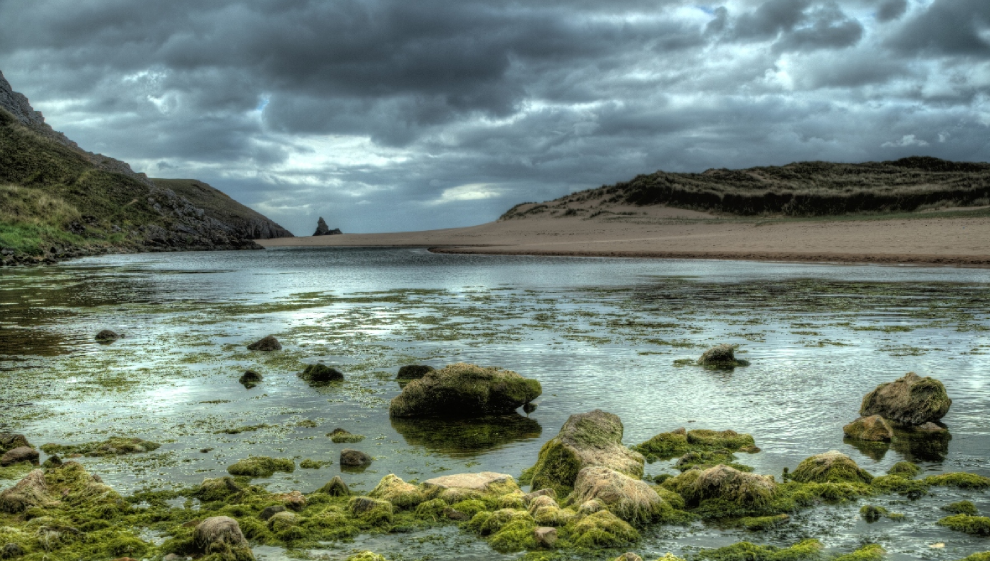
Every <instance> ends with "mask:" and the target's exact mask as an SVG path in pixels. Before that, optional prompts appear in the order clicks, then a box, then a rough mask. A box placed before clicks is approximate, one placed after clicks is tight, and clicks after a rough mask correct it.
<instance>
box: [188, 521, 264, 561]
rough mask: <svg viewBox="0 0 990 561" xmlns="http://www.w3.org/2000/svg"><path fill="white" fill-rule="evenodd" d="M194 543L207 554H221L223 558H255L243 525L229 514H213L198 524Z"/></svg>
mask: <svg viewBox="0 0 990 561" xmlns="http://www.w3.org/2000/svg"><path fill="white" fill-rule="evenodd" d="M193 543H194V544H195V545H196V548H197V549H198V550H199V551H200V552H202V553H206V554H213V553H216V554H219V555H220V556H221V558H223V557H227V558H234V559H238V560H241V559H254V555H253V554H251V549H250V547H248V542H247V540H246V539H244V534H243V533H242V532H241V527H240V526H239V525H238V524H237V521H236V520H234V519H233V518H230V517H229V516H212V517H210V518H207V519H206V520H203V521H202V522H200V523H199V524H198V525H196V530H195V531H194V532H193Z"/></svg>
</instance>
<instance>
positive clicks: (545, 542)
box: [533, 526, 557, 547]
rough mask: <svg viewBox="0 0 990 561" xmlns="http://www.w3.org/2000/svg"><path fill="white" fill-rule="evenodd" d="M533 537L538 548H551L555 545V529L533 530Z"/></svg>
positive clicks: (545, 527)
mask: <svg viewBox="0 0 990 561" xmlns="http://www.w3.org/2000/svg"><path fill="white" fill-rule="evenodd" d="M533 537H534V538H536V545H537V546H538V547H553V545H554V544H555V543H557V529H556V528H550V527H547V526H544V527H541V528H536V529H535V530H533Z"/></svg>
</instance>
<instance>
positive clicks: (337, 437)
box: [327, 427, 364, 444]
mask: <svg viewBox="0 0 990 561" xmlns="http://www.w3.org/2000/svg"><path fill="white" fill-rule="evenodd" d="M327 436H329V437H330V441H331V442H333V443H334V444H353V443H355V442H361V441H362V440H364V435H363V434H352V433H350V432H348V431H346V430H344V429H342V428H340V427H337V428H335V429H333V430H332V431H330V432H329V433H327Z"/></svg>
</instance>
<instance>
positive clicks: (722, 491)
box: [681, 466, 777, 506]
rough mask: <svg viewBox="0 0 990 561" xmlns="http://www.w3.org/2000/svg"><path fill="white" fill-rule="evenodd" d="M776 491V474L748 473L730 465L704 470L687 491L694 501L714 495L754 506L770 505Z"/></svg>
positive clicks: (713, 496) (715, 497)
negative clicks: (773, 476) (771, 475)
mask: <svg viewBox="0 0 990 561" xmlns="http://www.w3.org/2000/svg"><path fill="white" fill-rule="evenodd" d="M681 477H684V476H681ZM776 494H777V484H776V483H775V482H774V480H773V478H772V477H769V476H765V475H757V474H754V473H745V472H742V471H739V470H737V469H734V468H731V467H728V466H715V467H712V468H708V469H706V470H704V471H702V472H701V473H699V474H698V475H697V478H696V479H695V480H694V483H693V484H691V486H690V488H689V489H688V493H687V495H688V496H689V497H690V499H691V500H692V501H697V502H700V501H703V500H705V499H713V498H714V499H723V500H726V501H730V502H734V503H738V504H742V505H750V506H763V505H766V504H767V503H769V502H770V500H771V499H773V497H774V495H776Z"/></svg>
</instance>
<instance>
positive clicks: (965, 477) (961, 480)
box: [924, 472, 990, 489]
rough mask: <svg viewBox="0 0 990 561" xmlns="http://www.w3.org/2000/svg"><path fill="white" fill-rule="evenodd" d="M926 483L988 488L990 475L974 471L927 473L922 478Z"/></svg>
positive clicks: (967, 487)
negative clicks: (978, 473)
mask: <svg viewBox="0 0 990 561" xmlns="http://www.w3.org/2000/svg"><path fill="white" fill-rule="evenodd" d="M924 482H925V484H926V485H938V486H942V487H957V488H959V489H987V488H990V477H984V476H982V475H977V474H975V473H965V472H951V473H940V474H938V475H929V476H928V477H926V478H925V479H924Z"/></svg>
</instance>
